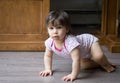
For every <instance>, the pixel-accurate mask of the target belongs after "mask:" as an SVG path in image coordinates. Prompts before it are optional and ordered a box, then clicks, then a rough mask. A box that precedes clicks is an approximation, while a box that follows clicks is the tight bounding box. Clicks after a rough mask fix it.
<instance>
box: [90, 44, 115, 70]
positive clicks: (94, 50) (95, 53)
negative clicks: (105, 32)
mask: <svg viewBox="0 0 120 83" xmlns="http://www.w3.org/2000/svg"><path fill="white" fill-rule="evenodd" d="M91 55H92V60H93V61H94V62H96V63H97V64H99V65H100V66H101V67H102V68H103V69H105V70H106V71H107V72H112V71H114V70H115V67H114V66H113V65H112V64H111V63H110V62H109V61H108V60H107V58H106V56H105V55H104V53H103V51H102V49H101V48H100V45H99V43H98V42H95V43H93V45H92V47H91Z"/></svg>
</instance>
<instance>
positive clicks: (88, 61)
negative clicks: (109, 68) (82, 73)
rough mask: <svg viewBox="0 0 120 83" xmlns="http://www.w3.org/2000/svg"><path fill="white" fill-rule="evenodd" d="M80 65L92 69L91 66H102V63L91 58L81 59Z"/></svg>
mask: <svg viewBox="0 0 120 83" xmlns="http://www.w3.org/2000/svg"><path fill="white" fill-rule="evenodd" d="M80 66H81V69H91V68H98V67H100V65H98V64H97V63H95V62H94V61H93V60H91V59H81V63H80Z"/></svg>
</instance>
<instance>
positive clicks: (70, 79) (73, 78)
mask: <svg viewBox="0 0 120 83" xmlns="http://www.w3.org/2000/svg"><path fill="white" fill-rule="evenodd" d="M75 79H76V78H75V77H74V76H72V74H69V75H67V76H64V77H63V78H62V80H64V81H66V82H68V81H74V80H75Z"/></svg>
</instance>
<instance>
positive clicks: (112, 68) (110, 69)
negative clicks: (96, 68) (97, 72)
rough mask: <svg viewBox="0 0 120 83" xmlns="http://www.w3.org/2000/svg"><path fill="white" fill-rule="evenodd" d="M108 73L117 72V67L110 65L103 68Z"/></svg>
mask: <svg viewBox="0 0 120 83" xmlns="http://www.w3.org/2000/svg"><path fill="white" fill-rule="evenodd" d="M102 67H103V68H104V69H105V70H106V71H107V72H108V73H110V72H113V71H115V68H116V66H115V65H112V64H109V65H104V66H102Z"/></svg>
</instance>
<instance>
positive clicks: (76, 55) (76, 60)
mask: <svg viewBox="0 0 120 83" xmlns="http://www.w3.org/2000/svg"><path fill="white" fill-rule="evenodd" d="M71 58H72V60H73V62H72V72H71V74H69V75H67V76H64V77H63V78H62V79H63V80H64V81H73V80H75V79H76V78H77V76H78V74H79V71H80V52H79V48H78V47H77V48H75V49H73V51H72V52H71Z"/></svg>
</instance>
